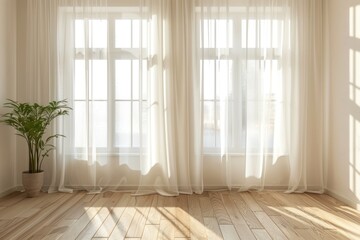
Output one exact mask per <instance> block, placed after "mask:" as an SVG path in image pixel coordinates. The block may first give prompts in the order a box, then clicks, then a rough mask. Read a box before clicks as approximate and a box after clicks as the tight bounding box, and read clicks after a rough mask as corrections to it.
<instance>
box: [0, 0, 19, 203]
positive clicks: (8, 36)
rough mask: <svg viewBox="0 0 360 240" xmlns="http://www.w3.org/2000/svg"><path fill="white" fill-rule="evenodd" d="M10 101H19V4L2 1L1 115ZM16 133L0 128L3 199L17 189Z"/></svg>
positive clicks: (0, 20)
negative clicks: (17, 59)
mask: <svg viewBox="0 0 360 240" xmlns="http://www.w3.org/2000/svg"><path fill="white" fill-rule="evenodd" d="M6 98H11V99H15V98H16V1H14V0H0V105H1V106H0V114H2V113H4V108H3V107H2V105H3V103H4V101H5V99H6ZM15 159H16V147H15V136H14V132H13V130H12V129H11V128H10V127H8V126H4V125H3V124H0V196H1V195H4V194H6V193H8V192H9V191H11V190H12V189H13V188H14V187H15V186H16V182H15V181H16V180H15V167H16V166H15V165H16V164H15Z"/></svg>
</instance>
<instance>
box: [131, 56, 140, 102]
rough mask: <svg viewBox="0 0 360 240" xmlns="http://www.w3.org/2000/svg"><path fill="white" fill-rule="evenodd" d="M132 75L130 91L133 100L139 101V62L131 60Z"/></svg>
mask: <svg viewBox="0 0 360 240" xmlns="http://www.w3.org/2000/svg"><path fill="white" fill-rule="evenodd" d="M132 63H133V66H132V67H133V68H132V70H133V75H132V79H133V86H132V91H133V99H136V100H137V99H139V87H140V86H139V72H140V68H139V60H133V61H132Z"/></svg>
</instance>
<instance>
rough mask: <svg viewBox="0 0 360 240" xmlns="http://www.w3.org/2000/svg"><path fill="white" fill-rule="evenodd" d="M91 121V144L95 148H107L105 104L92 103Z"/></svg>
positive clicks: (103, 102)
mask: <svg viewBox="0 0 360 240" xmlns="http://www.w3.org/2000/svg"><path fill="white" fill-rule="evenodd" d="M92 119H93V126H92V128H91V129H92V130H93V143H94V144H95V146H96V147H107V102H105V101H102V102H100V101H94V102H93V109H92Z"/></svg>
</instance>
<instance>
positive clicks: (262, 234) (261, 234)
mask: <svg viewBox="0 0 360 240" xmlns="http://www.w3.org/2000/svg"><path fill="white" fill-rule="evenodd" d="M251 231H252V232H253V233H254V235H255V237H256V239H257V240H272V238H271V237H270V235H269V234H268V232H267V231H266V230H265V229H252V230H251Z"/></svg>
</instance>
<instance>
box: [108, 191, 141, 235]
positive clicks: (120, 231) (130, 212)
mask: <svg viewBox="0 0 360 240" xmlns="http://www.w3.org/2000/svg"><path fill="white" fill-rule="evenodd" d="M135 205H136V197H131V198H130V201H129V202H128V205H127V207H126V209H125V210H124V212H123V214H122V215H121V217H120V219H119V221H118V222H117V224H116V226H115V227H114V229H113V231H112V233H111V235H110V237H109V240H121V239H125V236H126V233H127V231H128V229H129V227H130V224H131V221H132V219H133V218H134V215H135V212H136V210H135Z"/></svg>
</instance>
